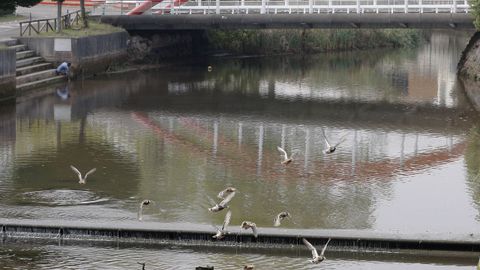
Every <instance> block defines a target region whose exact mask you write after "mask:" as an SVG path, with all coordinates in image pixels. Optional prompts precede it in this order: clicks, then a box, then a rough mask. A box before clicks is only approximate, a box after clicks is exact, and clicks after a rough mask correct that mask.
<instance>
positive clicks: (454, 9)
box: [452, 0, 457, 13]
mask: <svg viewBox="0 0 480 270" xmlns="http://www.w3.org/2000/svg"><path fill="white" fill-rule="evenodd" d="M452 12H453V13H457V0H453V10H452Z"/></svg>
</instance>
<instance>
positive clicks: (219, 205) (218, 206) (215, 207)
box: [207, 192, 235, 212]
mask: <svg viewBox="0 0 480 270" xmlns="http://www.w3.org/2000/svg"><path fill="white" fill-rule="evenodd" d="M234 196H235V192H231V193H230V194H228V195H227V196H226V197H225V199H223V201H221V202H219V203H215V201H214V200H213V199H212V198H210V197H208V196H207V198H208V199H209V200H210V203H212V204H213V206H212V207H210V208H208V211H210V212H219V211H222V210H223V209H225V208H228V205H227V204H228V203H229V202H230V201H231V200H232V199H233V197H234Z"/></svg>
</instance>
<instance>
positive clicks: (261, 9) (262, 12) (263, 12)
mask: <svg viewBox="0 0 480 270" xmlns="http://www.w3.org/2000/svg"><path fill="white" fill-rule="evenodd" d="M266 5H267V0H262V7H261V8H260V14H265V11H266V8H265V6H266Z"/></svg>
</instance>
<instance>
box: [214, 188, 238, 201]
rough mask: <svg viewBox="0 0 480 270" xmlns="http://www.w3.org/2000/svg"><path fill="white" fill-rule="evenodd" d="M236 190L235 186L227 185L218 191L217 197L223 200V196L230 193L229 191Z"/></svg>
mask: <svg viewBox="0 0 480 270" xmlns="http://www.w3.org/2000/svg"><path fill="white" fill-rule="evenodd" d="M236 191H237V189H236V188H234V187H228V188H226V189H224V190H222V191H220V192H219V193H218V195H217V197H218V198H220V199H222V200H223V199H225V196H227V195H228V194H230V193H232V192H236Z"/></svg>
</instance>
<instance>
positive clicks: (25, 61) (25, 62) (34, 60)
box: [17, 56, 45, 68]
mask: <svg viewBox="0 0 480 270" xmlns="http://www.w3.org/2000/svg"><path fill="white" fill-rule="evenodd" d="M44 61H45V60H43V58H42V57H40V56H34V57H30V58H25V59H22V60H17V68H20V67H26V66H29V65H33V64H37V63H40V62H44Z"/></svg>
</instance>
